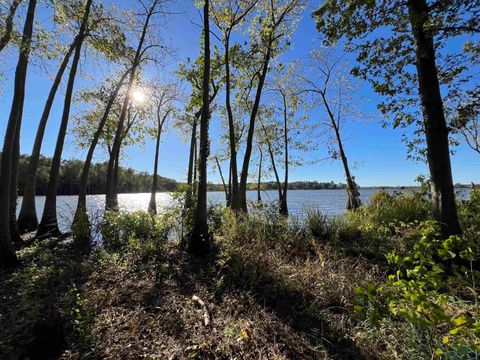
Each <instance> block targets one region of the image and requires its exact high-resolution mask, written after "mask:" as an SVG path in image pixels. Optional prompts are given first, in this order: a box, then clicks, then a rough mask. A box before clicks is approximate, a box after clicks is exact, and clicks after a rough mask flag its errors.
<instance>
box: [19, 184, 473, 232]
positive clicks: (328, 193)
mask: <svg viewBox="0 0 480 360" xmlns="http://www.w3.org/2000/svg"><path fill="white" fill-rule="evenodd" d="M386 190H388V191H389V192H393V191H395V190H394V189H386ZM376 191H378V189H370V188H364V189H361V190H360V197H361V200H362V203H368V202H369V199H370V197H371V196H372V194H373V193H375V192H376ZM397 191H398V190H397ZM456 192H457V194H459V195H460V197H462V198H465V197H467V196H468V194H469V192H470V190H469V189H459V190H457V191H456ZM247 198H248V199H249V200H251V201H256V199H257V192H256V191H248V192H247ZM277 199H278V192H277V191H276V190H268V191H263V192H262V200H263V201H276V200H277ZM21 200H22V198H21V197H20V198H19V204H18V206H17V211H18V210H19V209H20V206H21ZM118 200H119V207H120V209H121V210H123V211H137V210H147V207H148V202H149V200H150V193H137V194H119V195H118ZM208 201H209V203H210V204H211V205H215V204H222V203H225V194H224V193H223V192H209V193H208ZM44 203H45V197H44V196H38V197H37V202H36V204H37V214H38V217H39V219H40V217H41V215H42V211H43V205H44ZM173 203H174V201H173V197H172V196H171V195H170V194H169V193H158V194H157V209H158V212H159V213H161V212H162V211H166V210H168V209H169V208H171V207H172V206H173ZM346 203H347V195H346V193H345V190H341V189H339V190H290V191H289V192H288V208H289V211H290V213H291V214H292V215H295V216H298V217H301V216H302V214H303V213H304V211H305V209H306V208H316V209H319V210H320V211H321V212H322V213H324V214H325V215H327V216H335V215H339V214H341V213H342V212H344V211H345V205H346ZM76 204H77V196H58V198H57V212H58V221H59V225H60V229H61V230H62V231H67V230H68V229H69V227H70V222H71V219H72V217H73V214H74V212H75V207H76ZM104 207H105V195H89V196H87V210H88V212H89V214H90V215H91V216H94V217H95V216H97V217H100V216H101V215H102V213H103V209H104Z"/></svg>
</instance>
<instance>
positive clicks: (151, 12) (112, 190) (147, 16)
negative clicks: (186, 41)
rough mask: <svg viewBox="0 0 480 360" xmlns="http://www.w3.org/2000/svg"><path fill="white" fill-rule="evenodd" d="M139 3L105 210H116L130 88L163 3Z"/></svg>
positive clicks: (113, 150) (160, 1)
mask: <svg viewBox="0 0 480 360" xmlns="http://www.w3.org/2000/svg"><path fill="white" fill-rule="evenodd" d="M139 2H140V5H141V6H142V8H143V11H144V13H142V14H141V15H140V16H143V17H144V19H143V20H144V21H143V25H142V27H141V33H140V36H139V40H138V45H137V48H136V50H135V55H134V57H133V59H132V62H131V72H130V75H129V81H128V86H127V91H126V93H125V96H124V100H123V104H122V110H121V113H120V115H119V118H118V125H117V128H116V132H115V137H114V140H113V144H112V153H111V156H110V159H109V161H108V170H107V189H106V195H105V209H106V210H116V209H117V208H118V196H117V191H118V189H117V187H116V183H117V182H118V176H117V175H118V171H116V169H118V166H119V165H118V159H119V156H120V150H121V146H122V140H123V139H122V137H123V136H124V130H125V119H126V118H127V114H128V111H129V109H130V107H131V105H132V97H131V94H132V89H133V85H134V81H135V79H136V77H137V72H138V68H139V67H140V65H141V63H142V61H143V60H144V57H145V55H146V51H148V50H149V49H150V48H153V47H156V46H155V45H154V44H150V45H148V46H145V42H146V40H147V32H148V30H149V27H150V25H151V21H152V17H153V16H155V15H156V14H159V13H161V8H160V5H162V4H163V2H165V1H162V0H152V1H151V2H150V5H149V6H148V7H147V6H146V5H145V4H144V3H143V2H142V1H139Z"/></svg>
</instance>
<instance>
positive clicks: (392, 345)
mask: <svg viewBox="0 0 480 360" xmlns="http://www.w3.org/2000/svg"><path fill="white" fill-rule="evenodd" d="M214 238H215V240H216V245H217V252H216V253H215V254H214V255H212V257H210V258H207V259H196V258H191V257H190V256H189V255H188V254H186V253H185V252H183V251H181V250H179V247H178V244H177V243H174V242H167V243H165V242H164V241H163V240H162V241H155V239H144V240H142V241H140V240H136V239H130V240H129V241H128V242H127V243H126V244H124V245H122V246H121V247H120V248H116V249H106V248H96V249H93V250H92V252H91V253H90V254H88V255H85V253H83V256H78V255H77V254H76V252H75V251H76V250H75V249H74V248H72V247H71V246H68V245H58V244H56V245H55V244H54V245H52V246H47V245H45V244H42V245H38V244H37V245H34V246H30V247H27V248H26V249H24V250H23V252H22V254H23V255H22V260H23V261H24V264H25V266H24V267H23V268H21V269H19V270H17V271H16V272H15V273H14V274H1V277H0V292H1V293H2V294H6V293H10V294H16V295H15V296H10V298H8V299H6V297H5V295H3V299H2V305H1V307H0V309H1V311H2V317H1V318H0V320H1V324H0V325H1V326H0V350H1V351H2V352H3V354H0V355H1V356H0V358H2V359H10V358H12V359H16V358H22V357H25V356H26V355H30V356H31V355H32V354H31V352H30V353H29V352H28V350H25V349H28V346H30V345H29V344H31V342H32V339H33V340H34V339H35V338H38V337H39V327H38V324H39V323H40V322H42V323H48V322H49V321H50V320H52V321H53V320H55V321H57V320H58V319H60V320H61V323H60V326H61V329H60V332H61V333H62V334H63V335H64V344H62V348H59V349H58V350H59V351H60V352H59V353H56V354H55V356H53V357H62V358H64V359H90V358H102V359H140V358H147V359H399V358H402V359H403V358H404V359H407V358H412V359H413V358H421V357H418V356H417V355H418V353H419V351H420V353H421V343H419V342H420V341H421V337H415V336H412V334H418V333H416V332H415V329H413V330H412V329H409V328H408V327H407V326H406V325H405V324H401V323H398V324H395V323H391V322H386V321H385V322H384V323H382V325H381V327H380V328H378V329H374V328H370V327H368V326H367V325H366V324H365V323H363V322H361V321H360V320H358V319H357V318H356V317H355V313H354V310H353V300H354V297H355V288H356V287H357V286H359V285H361V284H364V283H366V282H374V283H375V282H379V281H381V280H382V279H383V277H384V274H383V271H382V270H381V269H379V268H378V266H377V265H372V264H371V263H369V262H368V261H366V260H364V259H362V258H359V257H347V256H345V254H343V253H342V252H341V251H340V250H338V249H336V248H332V247H330V246H328V245H326V244H322V243H319V242H317V240H315V239H313V237H312V236H310V235H309V234H308V233H307V232H306V231H304V230H303V229H301V228H299V227H295V226H294V227H289V226H287V225H286V224H282V223H275V221H272V222H269V221H268V219H255V218H246V219H243V221H242V222H241V223H240V222H239V223H237V221H236V220H235V219H234V218H232V217H229V216H228V214H227V215H225V217H224V218H223V220H222V221H221V223H220V228H219V229H216V233H215V237H214ZM42 279H43V280H42ZM52 289H53V291H52ZM194 295H195V296H198V297H199V298H200V299H202V300H203V301H204V302H205V303H206V305H207V308H208V315H209V317H210V319H211V323H210V324H209V325H208V326H205V323H204V310H203V309H202V308H201V307H199V306H198V304H197V303H195V302H194V301H192V296H194ZM19 303H20V304H21V306H19V307H18V308H16V306H18V304H19ZM14 309H16V310H14ZM8 312H11V314H12V315H5V314H6V313H8ZM22 316H23V317H22ZM15 319H22V320H20V321H17V323H15V324H14V322H15ZM39 319H43V320H39ZM12 330H13V331H14V332H15V333H14V334H12V333H11V331H12ZM40 330H41V328H40ZM57 333H58V331H57ZM50 340H51V338H50V339H49V338H46V340H45V341H46V343H47V344H48V341H50ZM409 347H412V349H415V350H412V351H411V353H409V352H408V351H409V350H408V349H409ZM419 349H420V350H419ZM407 355H408V356H407ZM410 355H411V356H410ZM416 356H417V357H416ZM31 357H32V358H35V356H31Z"/></svg>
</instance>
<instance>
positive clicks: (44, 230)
mask: <svg viewBox="0 0 480 360" xmlns="http://www.w3.org/2000/svg"><path fill="white" fill-rule="evenodd" d="M91 5H92V0H87V3H86V4H85V12H84V14H83V19H82V24H81V27H80V31H79V37H80V40H79V43H78V45H77V46H76V48H75V53H74V55H73V60H72V67H71V68H70V73H69V75H68V82H67V89H66V91H65V101H64V103H63V114H62V120H61V122H60V128H59V130H58V136H57V143H56V145H55V152H54V155H53V159H52V166H51V168H50V178H49V180H48V189H47V196H46V198H45V206H44V208H43V214H42V219H41V220H40V225H39V226H38V230H37V234H36V237H37V238H39V239H44V238H48V237H51V236H59V235H60V234H61V233H60V229H59V228H58V220H57V187H58V177H59V174H60V164H61V161H62V152H63V145H64V143H65V136H66V134H67V127H68V120H69V118H70V107H71V105H72V96H73V89H74V85H75V78H76V75H77V69H78V63H79V61H80V55H81V50H82V43H83V40H84V37H85V32H86V28H87V22H88V18H89V16H90V8H91Z"/></svg>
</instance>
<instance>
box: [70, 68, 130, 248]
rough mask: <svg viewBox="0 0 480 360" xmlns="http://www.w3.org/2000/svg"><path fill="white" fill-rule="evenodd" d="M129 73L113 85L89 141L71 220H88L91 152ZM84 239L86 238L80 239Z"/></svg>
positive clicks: (92, 152) (93, 150) (93, 151)
mask: <svg viewBox="0 0 480 360" xmlns="http://www.w3.org/2000/svg"><path fill="white" fill-rule="evenodd" d="M129 73H130V69H128V70H127V71H126V72H125V73H124V74H123V75H122V77H121V78H120V80H119V81H118V83H117V84H116V86H115V89H114V91H113V93H112V94H111V95H110V98H109V99H108V103H107V106H106V107H105V111H104V113H103V116H102V119H101V120H100V123H99V124H98V127H97V130H96V131H95V134H94V136H93V139H92V142H91V143H90V147H89V148H88V152H87V157H86V158H85V163H84V164H83V169H82V175H81V177H80V184H79V189H78V200H77V208H76V210H75V217H74V220H73V222H74V223H75V222H77V221H79V220H80V219H83V220H86V221H88V216H87V213H86V211H87V182H88V174H89V172H90V167H91V165H92V159H93V154H94V153H95V148H96V147H97V145H98V142H99V140H100V137H101V136H102V133H103V128H104V127H105V124H106V122H107V120H108V116H109V115H110V111H111V109H112V106H113V104H114V102H115V100H116V98H117V96H118V92H119V91H120V89H121V87H122V86H123V84H124V83H125V79H126V78H127V76H128V74H129ZM81 240H86V239H81Z"/></svg>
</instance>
